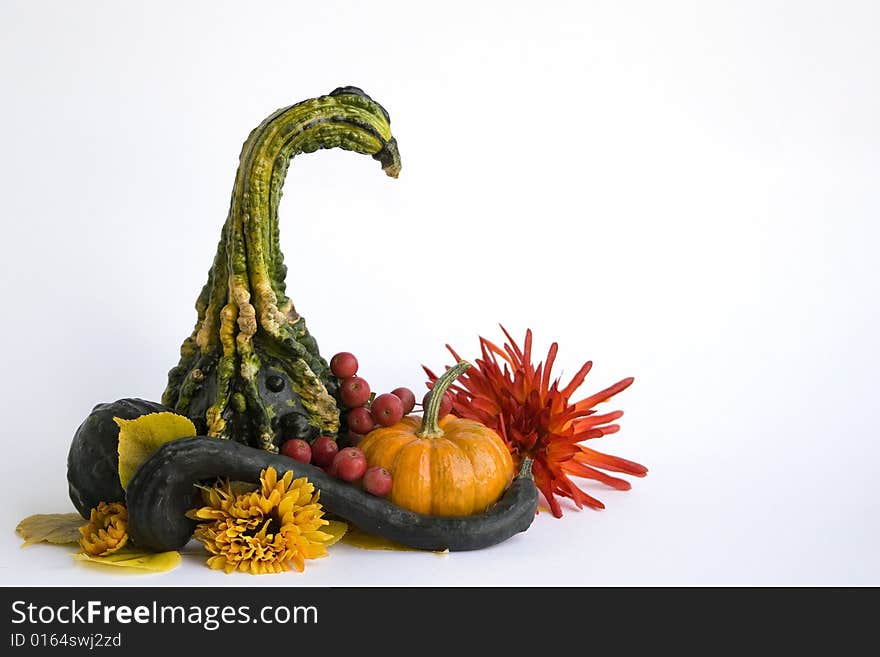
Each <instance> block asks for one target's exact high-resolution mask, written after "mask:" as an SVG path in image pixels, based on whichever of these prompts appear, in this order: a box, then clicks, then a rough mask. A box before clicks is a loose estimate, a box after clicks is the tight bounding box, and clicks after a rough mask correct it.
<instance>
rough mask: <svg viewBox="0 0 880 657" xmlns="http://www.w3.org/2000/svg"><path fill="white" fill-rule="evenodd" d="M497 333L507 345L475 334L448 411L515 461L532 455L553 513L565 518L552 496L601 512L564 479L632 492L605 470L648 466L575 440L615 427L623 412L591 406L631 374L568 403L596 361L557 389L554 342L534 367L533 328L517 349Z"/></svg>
mask: <svg viewBox="0 0 880 657" xmlns="http://www.w3.org/2000/svg"><path fill="white" fill-rule="evenodd" d="M501 330H502V331H504V335H505V336H506V337H507V339H508V341H509V343H506V344H505V345H504V349H503V350H502V349H499V348H498V347H497V346H496V345H494V344H493V343H491V342H489V341H488V340H486V339H485V338H480V348H481V351H482V358H478V359H477V360H476V361H475V362H476V366H475V367H472V368H470V369H469V370H467V371H466V372H465V373H464V374H463V375H461V376H460V377H459V378H458V379H457V380H456V382H455V383H454V384H453V386H452V387H451V388H450V394H451V395H452V398H453V406H452V412H453V413H454V414H455V415H457V416H459V417H463V418H469V419H472V420H476V421H477V422H480V423H482V424H484V425H486V426H488V427H491V428H492V429H495V431H497V432H498V433H499V435H500V436H501V437H502V438H503V439H504V442H505V443H506V444H507V447H508V449H510V452H511V454H512V455H513V457H514V460H515V461H516V462H517V464H519V462H520V461H521V460H522V458H523V457H525V456H528V457H530V458H531V459H533V461H534V464H533V466H532V472H533V475H534V477H535V485H536V486H537V487H538V489H539V490H540V491H541V493H542V494H543V496H544V498H545V499H546V500H547V503H548V504H549V505H550V510H551V511H552V512H553V515H554V516H556V517H557V518H560V517H562V507H561V506H560V505H559V500H558V499H557V498H556V496H557V495H558V496H561V497H568V498H571V499H572V500H573V501H574V503H575V504H576V505H577V506H578V508H582V507H583V505H585V504H586V505H587V506H590V507H593V508H595V509H604V508H605V505H604V504H602V502H600V501H599V500H597V499H595V498H594V497H591V496H590V495H587V493H585V492H584V491H583V490H581V489H580V488H578V486H577V485H576V484H575V483H574V482H573V481H572V480H571V479H570V478H569V477H570V476H574V477H584V478H586V479H595V480H596V481H600V482H602V483H603V484H606V485H608V486H611V487H612V488H616V489H618V490H629V488H630V484H629V482H628V481H625V480H623V479H619V478H617V477H612V476H610V475H608V474H607V473H605V472H602V470H608V471H611V472H622V473H625V474H629V475H634V476H636V477H644V476H645V474H647V472H648V469H647V468H645V467H644V466H642V465H639V464H638V463H634V462H632V461H627V460H626V459H622V458H619V457H617V456H610V455H608V454H603V453H602V452H597V451H596V450H593V449H590V448H588V447H585V446H583V445H581V444H579V443H581V442H583V441H586V440H592V439H594V438H601V437H602V436H606V435H608V434H611V433H616V432H617V431H618V430H619V429H620V426H619V425H617V424H614V422H615V420H617V419H619V418H620V417H621V416H622V415H623V411H611V412H610V413H604V414H601V415H597V414H596V410H595V409H594V408H593V407H594V406H595V405H596V404H598V403H600V402H604V401H607V400H608V399H610V398H611V397H613V396H614V395H616V394H617V393H619V392H620V391H622V390H625V389H626V388H628V387H629V386H630V384H632V382H633V378H632V377H629V378H626V379H623V380H622V381H618V382H617V383H615V384H614V385H613V386H611V387H609V388H606V389H605V390H602V391H600V392H597V393H595V394H593V395H590V396H589V397H586V398H584V399H582V400H580V401H578V402H572V401H571V396H572V395H573V394H574V392H575V391H576V390H577V389H578V388H579V387H580V385H581V384H582V383H583V382H584V379H585V378H586V376H587V374H588V373H589V371H590V368H591V367H592V366H593V363H592V361H589V362H587V363H585V364H584V366H583V367H582V368H581V369H580V371H578V373H577V374H575V375H574V378H573V379H572V380H571V382H570V383H569V384H568V385H566V386H565V387H563V388H560V382H559V379H558V378H557V379H555V380H553V381H552V383H551V379H550V370H551V369H552V367H553V361H554V360H555V359H556V352H557V351H558V345H557V344H556V343H555V342H554V343H553V344H552V345H551V346H550V351H549V353H548V354H547V360H546V362H544V363H538V365H537V366H534V365H533V364H532V362H531V357H532V332H531V330H528V331H526V338H525V343H524V345H523V347H522V348H520V347H519V346H517V344H516V342H515V341H514V340H513V339H512V338H511V337H510V334H509V333H508V332H507V331H506V330H505V329H504V327H503V326H502V327H501ZM446 348H447V349H448V350H449V351H450V353H451V354H452V356H453V357H454V358H455V359H456V361H458V360H461V358H460V357H459V355H458V354H457V353H455V350H454V349H452V347H450V346H449V345H446ZM425 372H427V374H428V376H429V377H430V378H431V383H430V384H429V385H431V384H433V382H434V381H436V380H437V376H436V375H435V374H434V373H433V372H431V371H430V370H429V369H428V368H425Z"/></svg>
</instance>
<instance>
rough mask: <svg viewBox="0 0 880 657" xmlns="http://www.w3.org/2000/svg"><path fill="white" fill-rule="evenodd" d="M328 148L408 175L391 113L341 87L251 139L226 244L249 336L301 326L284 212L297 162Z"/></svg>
mask: <svg viewBox="0 0 880 657" xmlns="http://www.w3.org/2000/svg"><path fill="white" fill-rule="evenodd" d="M322 148H342V149H345V150H350V151H355V152H357V153H362V154H366V155H372V156H373V157H374V158H375V159H377V160H379V161H380V163H381V164H382V168H383V169H384V171H385V172H386V173H387V174H388V175H389V176H392V177H395V178H396V177H397V175H398V173H399V172H400V157H399V154H398V151H397V142H396V141H395V139H394V138H393V137H392V136H391V126H390V124H389V119H388V115H387V113H386V112H385V110H384V109H383V108H382V107H381V105H379V104H378V103H376V102H374V101H373V100H372V99H371V98H370V97H369V96H367V95H366V94H364V93H363V92H362V91H361V90H360V89H357V88H356V87H340V88H339V89H336V90H334V91H333V92H331V93H330V94H328V95H327V96H321V97H319V98H314V99H312V100H308V101H305V102H302V103H298V104H296V105H292V106H290V107H287V108H285V109H281V110H278V111H277V112H275V113H274V114H272V115H271V116H269V117H268V118H266V119H265V120H264V121H263V122H262V123H261V124H260V125H259V126H257V128H256V129H254V130H253V131H252V132H251V134H250V136H249V137H248V139H247V141H245V143H244V146H243V147H242V150H241V156H240V158H239V162H240V163H239V169H238V173H237V174H236V179H235V186H234V188H233V193H232V203H231V205H230V209H229V216H228V218H227V220H226V225H225V226H224V237H225V240H221V247H223V244H222V242H223V241H225V242H226V245H225V246H226V257H227V258H228V259H229V260H230V262H229V263H228V264H229V265H230V266H228V267H227V269H228V271H229V281H228V282H229V295H230V298H231V300H234V301H235V303H236V305H237V306H238V322H239V325H240V327H241V330H242V332H244V333H245V334H249V335H253V334H254V333H255V331H256V328H257V327H256V324H255V320H256V322H257V323H259V324H260V325H261V326H263V327H264V328H266V329H267V330H268V331H269V333H270V334H274V333H275V332H276V331H277V329H278V327H279V324H280V323H282V322H283V321H284V317H287V316H289V315H292V317H291V319H292V320H294V321H295V319H296V316H295V313H294V311H293V306H292V304H291V303H290V300H289V299H287V298H286V297H285V283H284V281H285V276H286V274H287V268H286V267H285V265H284V256H283V255H282V253H281V250H280V247H279V225H278V204H279V202H280V200H281V191H282V187H283V185H284V179H285V177H286V174H287V167H288V166H289V164H290V160H291V159H292V158H293V157H295V156H296V155H298V154H299V153H311V152H314V151H316V150H319V149H322ZM218 256H220V257H221V258H222V254H220V253H218ZM216 264H217V263H215V265H216ZM215 271H216V268H215ZM215 284H216V281H215ZM248 284H249V285H248ZM248 287H250V293H251V294H248V289H247V288H248ZM251 295H252V298H251ZM218 310H219V308H218ZM207 323H208V324H210V323H211V322H210V320H209V321H208V322H207ZM203 328H204V330H203V331H202V335H200V336H199V338H201V339H198V340H197V341H198V344H199V346H200V347H201V348H202V349H203V350H204V349H205V348H210V347H211V346H213V345H211V344H210V343H211V342H212V340H211V335H212V334H213V333H214V332H215V331H214V330H213V329H214V327H212V326H205V327H203Z"/></svg>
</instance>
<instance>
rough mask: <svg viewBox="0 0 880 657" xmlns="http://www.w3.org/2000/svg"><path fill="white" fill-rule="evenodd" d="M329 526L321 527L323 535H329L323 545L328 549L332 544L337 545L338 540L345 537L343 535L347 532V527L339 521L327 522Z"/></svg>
mask: <svg viewBox="0 0 880 657" xmlns="http://www.w3.org/2000/svg"><path fill="white" fill-rule="evenodd" d="M328 522H329V523H330V524H329V525H324V526H323V527H321V531H322V532H324V533H325V534H330V538H329V539H328V540H327V541H325V542H324V545H325V546H327V547H329V546H331V545H333V544H334V543H338V542H339V539H341V538H342V537H343V536H345V533H346V532H347V531H348V525H347V524H346V523H344V522H342V521H340V520H329V521H328Z"/></svg>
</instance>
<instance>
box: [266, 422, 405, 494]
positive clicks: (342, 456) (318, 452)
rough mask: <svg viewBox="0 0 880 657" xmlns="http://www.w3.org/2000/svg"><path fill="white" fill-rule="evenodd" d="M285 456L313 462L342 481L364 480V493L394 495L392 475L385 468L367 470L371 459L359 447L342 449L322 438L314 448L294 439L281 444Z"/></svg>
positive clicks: (315, 443) (325, 437)
mask: <svg viewBox="0 0 880 657" xmlns="http://www.w3.org/2000/svg"><path fill="white" fill-rule="evenodd" d="M281 453H282V454H284V455H285V456H289V457H290V458H292V459H294V460H295V461H299V462H300V463H311V464H312V465H316V466H318V467H319V468H322V469H323V470H324V471H326V472H327V473H328V474H330V475H332V476H334V477H336V478H338V479H341V480H342V481H348V482H352V483H353V482H356V481H358V480H361V484H362V485H363V487H364V490H365V491H367V492H368V493H370V494H372V495H378V496H379V497H385V496H386V495H388V493H390V492H391V483H392V482H391V473H390V472H388V470H386V469H385V468H380V467H373V468H367V458H366V457H365V456H364V453H363V452H362V451H361V450H359V449H358V448H357V447H346V448H344V449H339V446H338V445H337V444H336V441H335V440H333V439H332V438H330V437H329V436H321V437H320V438H318V439H317V440H316V441H315V442H314V443H313V444H312V445H309V444H308V443H307V442H306V441H305V440H302V439H301V438H294V439H292V440H288V441H286V442H285V443H284V444H283V445H281Z"/></svg>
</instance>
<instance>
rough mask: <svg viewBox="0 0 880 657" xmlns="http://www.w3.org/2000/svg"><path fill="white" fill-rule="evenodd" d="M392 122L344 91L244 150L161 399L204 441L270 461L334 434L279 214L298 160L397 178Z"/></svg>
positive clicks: (327, 378)
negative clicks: (314, 156) (264, 454)
mask: <svg viewBox="0 0 880 657" xmlns="http://www.w3.org/2000/svg"><path fill="white" fill-rule="evenodd" d="M389 121H390V119H389V117H388V113H387V112H386V111H385V110H384V109H383V108H382V106H381V105H379V104H378V103H376V102H375V101H373V100H372V99H371V98H370V97H369V96H367V95H366V94H365V93H364V92H363V91H361V90H360V89H358V88H356V87H341V88H339V89H336V90H335V91H333V92H332V93H330V94H329V95H327V96H321V97H319V98H313V99H311V100H307V101H304V102H302V103H298V104H296V105H292V106H291V107H287V108H285V109H281V110H278V111H277V112H275V113H274V114H272V115H271V116H269V117H268V118H267V119H266V120H265V121H263V122H262V123H261V124H260V125H259V126H258V127H257V128H256V129H255V130H254V131H253V132H252V133H251V134H250V136H249V137H248V139H247V141H246V142H245V143H244V146H243V147H242V151H241V157H240V164H239V168H238V173H237V175H236V178H235V185H234V187H233V192H232V202H231V205H230V209H229V215H228V217H227V219H226V223H225V224H224V225H223V230H222V233H221V237H220V243H219V245H218V247H217V253H216V255H215V257H214V263H213V265H212V267H211V269H210V271H209V273H208V282H207V283H206V284H205V286H204V288H203V289H202V292H201V294H200V295H199V297H198V300H197V301H196V310H197V312H198V320H197V322H196V326H195V328H194V330H193V332H192V334H191V335H190V336H189V337H188V338H187V339H186V340H184V342H183V345H182V346H181V348H180V363H179V364H178V365H177V366H176V367H174V368H173V369H172V370H171V371H170V372H169V375H168V386H167V388H166V390H165V393H164V394H163V396H162V403H163V404H164V405H166V406H168V407H170V408H171V409H173V410H174V411H175V412H177V413H180V414H182V415H186V416H187V417H189V418H190V419H191V420H192V421H193V423H194V424H195V425H196V428H197V430H198V431H199V433H202V434H207V435H209V436H217V437H220V438H228V439H232V440H234V441H237V442H240V443H245V444H249V445H251V446H253V447H258V448H261V449H264V450H268V451H277V448H278V444H279V443H280V442H281V441H282V440H283V439H287V438H304V439H306V440H309V441H312V440H314V439H315V438H316V437H317V436H318V435H320V434H327V435H330V436H335V435H336V434H337V432H338V429H339V409H338V406H337V404H336V394H337V383H336V380H335V378H334V377H333V376H332V374H331V373H330V368H329V367H328V365H327V362H326V361H325V360H324V359H323V358H322V357H321V355H320V353H319V351H318V345H317V343H316V342H315V340H314V338H313V337H312V336H311V335H310V334H309V331H308V329H307V328H306V323H305V320H304V319H303V318H302V316H300V315H299V313H297V311H296V309H295V308H294V305H293V302H292V300H291V299H290V298H289V297H288V296H287V295H286V286H285V276H286V273H287V267H286V266H285V264H284V256H283V255H282V253H281V250H280V248H279V228H278V204H279V201H280V200H281V188H282V185H283V184H284V179H285V175H286V173H287V167H288V165H289V163H290V160H291V158H293V157H294V156H295V155H298V154H299V153H311V152H314V151H316V150H319V149H322V148H342V149H345V150H350V151H355V152H357V153H362V154H366V155H372V156H373V158H374V159H376V160H378V161H379V162H380V164H381V165H382V169H383V170H384V171H385V173H386V174H388V175H389V176H392V177H395V178H396V177H397V174H398V173H399V171H400V157H399V155H398V151H397V142H396V141H395V139H394V137H392V136H391V128H390V123H389ZM328 248H329V247H328Z"/></svg>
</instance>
